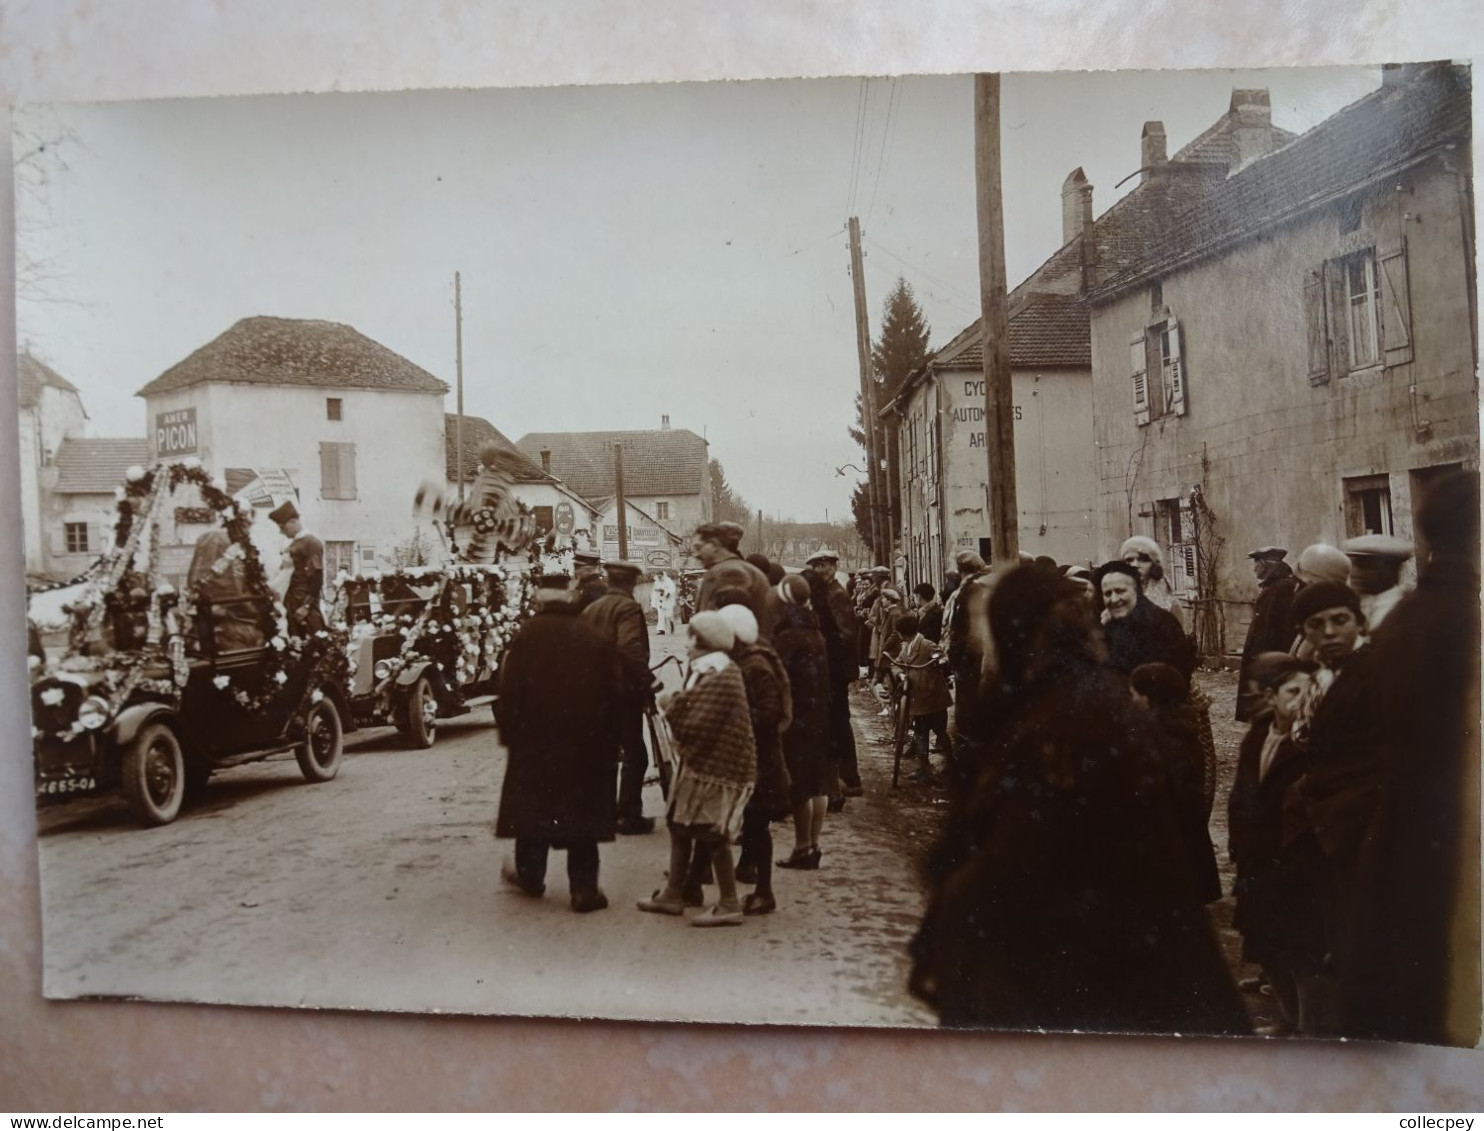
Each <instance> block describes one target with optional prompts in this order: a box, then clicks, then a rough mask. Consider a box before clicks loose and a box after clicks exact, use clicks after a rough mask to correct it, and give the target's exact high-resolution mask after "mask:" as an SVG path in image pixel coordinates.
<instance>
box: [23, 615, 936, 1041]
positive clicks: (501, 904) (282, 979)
mask: <svg viewBox="0 0 1484 1131" xmlns="http://www.w3.org/2000/svg"><path fill="white" fill-rule="evenodd" d="M674 642H675V641H674V638H673V637H670V638H663V637H657V638H656V650H657V656H658V655H659V654H663V653H665V652H667V651H671V650H673V648H674ZM674 670H675V669H674V667H673V665H672V666H671V667H670V668H669V669H668V671H669V672H670V673H672V674H673V672H674ZM859 726H860V734H861V739H862V751H863V758H862V761H863V771H864V774H865V777H866V781H867V787H868V791H869V793H870V794H871V795H870V796H868V797H866V798H864V799H860V800H856V801H852V802H851V803H850V804H849V806H848V807H847V809H846V811H845V812H844V813H842V814H839V815H838V816H834V815H832V816H831V818H830V823H829V825H828V826H827V828H826V830H825V836H824V841H823V845H822V847H823V850H824V853H825V856H824V861H823V865H822V867H821V869H820V870H819V871H817V872H791V871H785V870H780V871H778V872H777V873H776V879H775V888H776V891H777V894H778V900H779V905H780V906H779V909H778V911H777V912H776V913H775V914H773V915H770V916H761V917H757V918H751V919H749V920H748V921H747V922H746V923H745V924H744V925H743V926H741V927H736V928H724V929H719V930H709V931H703V930H695V929H692V928H691V927H690V926H688V921H687V920H681V919H673V918H669V917H665V916H656V915H646V914H642V913H640V912H639V911H637V910H636V909H635V908H634V902H635V900H637V899H639V898H641V897H643V896H647V895H648V894H649V893H650V892H651V891H652V890H653V889H654V888H655V887H657V886H658V885H659V883H660V881H661V877H662V873H663V871H664V868H665V866H666V860H667V857H666V853H667V844H668V842H667V839H666V837H665V834H664V832H663V831H662V830H661V831H658V832H656V833H654V834H652V835H649V836H640V837H624V838H621V839H620V840H619V841H617V842H616V843H614V844H611V845H604V846H603V848H602V857H603V870H602V885H603V887H604V889H605V890H606V892H607V894H608V896H609V898H610V900H611V901H612V906H611V907H610V908H609V909H608V910H607V911H603V912H600V913H597V914H592V915H574V914H573V913H572V912H571V911H570V910H569V908H568V906H567V890H566V877H565V874H564V866H565V858H564V857H563V856H562V855H561V854H560V853H556V854H553V857H552V866H551V870H550V873H549V875H548V877H547V880H548V887H547V894H546V897H545V898H544V899H541V900H531V899H529V898H527V897H524V896H522V895H520V894H517V893H515V892H513V891H510V890H509V889H507V888H505V887H503V885H502V884H501V883H500V882H499V878H498V873H499V866H500V861H501V860H502V859H503V858H504V856H505V855H506V854H507V853H508V851H509V847H510V846H509V843H508V842H497V841H495V840H494V839H493V836H492V834H491V831H490V825H491V822H492V820H493V817H494V813H495V808H496V805H497V802H498V798H499V788H500V781H501V776H502V774H503V769H504V751H503V750H502V748H501V747H500V745H499V743H498V737H497V733H496V731H495V729H494V727H493V726H492V725H491V722H490V716H489V711H488V708H485V709H483V710H482V711H480V712H478V713H476V714H471V715H468V716H465V717H464V718H462V719H457V720H451V721H449V722H447V723H445V724H444V725H443V726H442V727H441V729H440V734H439V737H438V742H437V744H436V745H435V746H434V747H433V748H432V749H431V750H428V751H421V752H419V751H413V750H405V749H401V740H400V738H399V736H398V735H397V734H396V733H395V732H393V731H390V730H379V731H374V732H370V734H368V735H363V736H353V737H352V741H351V744H350V747H349V748H348V750H347V753H346V757H345V761H344V765H343V768H342V770H341V773H340V776H339V777H338V778H337V779H336V780H335V781H333V782H330V783H327V784H324V785H308V784H306V783H304V782H303V780H302V779H301V777H300V775H299V772H298V769H297V767H296V766H295V764H294V762H293V760H292V759H291V758H290V759H288V760H286V761H271V762H266V763H261V764H258V765H255V766H250V767H244V768H241V769H238V770H234V771H230V772H228V773H226V774H223V775H221V777H220V778H218V779H213V781H212V784H211V786H210V787H209V789H208V791H207V796H206V798H205V800H204V801H203V803H202V804H200V805H198V806H197V807H195V808H193V809H191V810H188V811H187V812H186V813H185V814H183V815H182V817H181V819H180V820H179V821H177V822H176V823H175V824H173V825H168V826H166V827H164V828H159V829H151V830H141V829H138V828H137V827H135V826H134V825H133V824H132V823H131V822H130V820H129V818H128V816H127V814H126V813H125V812H124V810H123V808H122V805H121V804H120V803H117V802H80V803H73V804H72V805H71V806H69V807H66V808H62V809H53V810H47V811H45V812H43V813H42V815H41V836H40V852H41V873H42V898H43V906H44V922H45V988H46V992H47V994H48V996H52V997H62V998H70V997H81V996H108V997H113V996H125V997H144V998H151V999H158V1000H175V1001H200V1002H231V1003H237V1004H253V1005H300V1006H313V1007H324V1008H345V1009H388V1010H408V1011H425V1012H430V1011H439V1012H457V1013H499V1014H525V1015H565V1016H602V1017H608V1018H615V1019H688V1020H696V1021H729V1022H767V1023H772V1024H813V1023H825V1022H833V1023H843V1024H849V1025H921V1024H931V1023H932V1020H933V1019H932V1016H931V1015H930V1014H929V1013H928V1011H926V1010H925V1009H924V1008H923V1007H921V1006H920V1005H919V1004H917V1003H916V1002H915V1001H913V1000H912V999H911V998H910V997H909V996H908V995H907V993H906V991H905V984H906V972H907V959H906V952H905V946H906V943H907V941H908V940H909V939H910V937H911V935H912V932H913V931H914V930H915V927H916V924H917V922H918V920H919V919H920V917H921V913H922V896H921V885H920V883H919V881H918V879H917V873H916V870H915V865H916V857H917V856H918V855H919V852H920V849H919V846H920V845H925V844H926V841H927V839H928V838H929V837H930V835H931V822H932V819H933V813H934V810H933V805H932V798H931V796H930V795H926V794H924V793H923V792H922V791H921V790H920V789H919V790H918V791H917V792H916V793H914V792H912V788H913V787H905V788H904V790H903V791H901V793H900V794H899V795H897V796H887V795H886V794H885V780H884V777H883V775H885V776H886V777H889V773H890V765H889V759H888V758H887V756H886V751H885V747H884V746H881V745H875V746H873V745H872V739H873V737H874V736H876V735H877V734H878V733H879V728H878V727H877V726H876V725H875V720H874V719H871V720H861V721H860V724H859ZM646 808H647V811H648V812H649V813H650V814H654V815H657V814H659V813H661V812H662V801H661V798H660V794H659V789H658V786H651V787H649V790H648V796H647V799H646ZM913 814H918V816H914V815H913ZM790 838H791V833H790V832H789V830H788V828H787V826H785V825H778V826H775V830H774V839H775V844H776V845H777V855H778V856H779V857H782V856H784V855H786V854H787V851H788V849H789V847H791V839H790ZM712 890H713V891H714V889H712Z"/></svg>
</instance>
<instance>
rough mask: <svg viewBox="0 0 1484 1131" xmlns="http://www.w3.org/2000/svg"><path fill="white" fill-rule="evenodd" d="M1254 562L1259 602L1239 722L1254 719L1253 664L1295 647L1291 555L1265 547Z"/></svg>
mask: <svg viewBox="0 0 1484 1131" xmlns="http://www.w3.org/2000/svg"><path fill="white" fill-rule="evenodd" d="M1247 556H1248V557H1249V558H1251V559H1252V574H1253V576H1254V577H1256V578H1257V600H1256V602H1254V603H1253V606H1252V623H1251V624H1249V625H1248V626H1247V639H1246V641H1245V642H1244V643H1243V644H1242V668H1241V675H1240V677H1239V678H1238V680H1237V722H1239V723H1245V722H1247V721H1248V720H1250V719H1251V718H1252V713H1253V710H1254V708H1255V706H1256V696H1255V695H1254V694H1253V689H1252V687H1251V686H1249V684H1250V682H1251V678H1252V661H1253V659H1254V658H1255V657H1256V656H1258V655H1260V654H1261V653H1263V652H1286V651H1288V646H1289V645H1290V644H1292V643H1293V627H1292V625H1291V624H1290V623H1289V616H1288V614H1289V609H1290V608H1291V607H1292V605H1293V595H1294V593H1296V592H1297V591H1298V587H1299V583H1298V579H1297V578H1296V577H1294V576H1293V570H1292V569H1290V568H1289V566H1288V563H1287V562H1285V561H1284V560H1283V559H1284V558H1286V557H1287V556H1288V551H1287V550H1285V549H1283V548H1282V547H1280V546H1262V547H1259V548H1258V549H1256V550H1253V551H1252V552H1251V553H1250V554H1248V555H1247Z"/></svg>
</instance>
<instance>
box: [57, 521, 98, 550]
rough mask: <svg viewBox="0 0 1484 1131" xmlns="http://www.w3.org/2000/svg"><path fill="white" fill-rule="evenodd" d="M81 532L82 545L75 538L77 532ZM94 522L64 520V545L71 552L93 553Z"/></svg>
mask: <svg viewBox="0 0 1484 1131" xmlns="http://www.w3.org/2000/svg"><path fill="white" fill-rule="evenodd" d="M79 532H80V533H81V535H82V537H81V543H82V544H81V545H76V544H75V542H76V540H75V539H74V538H73V535H74V534H75V533H79ZM91 534H92V524H91V523H89V522H63V523H62V546H63V547H64V549H65V551H66V552H67V553H69V554H91V553H92V552H93V550H92V537H91Z"/></svg>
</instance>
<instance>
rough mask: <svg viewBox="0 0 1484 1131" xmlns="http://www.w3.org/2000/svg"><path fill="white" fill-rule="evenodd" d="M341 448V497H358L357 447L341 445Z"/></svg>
mask: <svg viewBox="0 0 1484 1131" xmlns="http://www.w3.org/2000/svg"><path fill="white" fill-rule="evenodd" d="M339 448H340V497H341V498H342V499H354V498H355V497H356V446H355V445H354V444H341V445H339Z"/></svg>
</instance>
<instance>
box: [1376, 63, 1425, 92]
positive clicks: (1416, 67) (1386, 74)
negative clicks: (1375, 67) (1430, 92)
mask: <svg viewBox="0 0 1484 1131" xmlns="http://www.w3.org/2000/svg"><path fill="white" fill-rule="evenodd" d="M1426 69H1427V64H1426V63H1387V64H1386V65H1385V66H1384V67H1382V68H1381V86H1382V87H1383V88H1385V89H1387V90H1389V89H1391V88H1392V87H1398V86H1406V85H1407V84H1408V83H1409V82H1415V81H1416V80H1417V77H1418V76H1419V75H1421V74H1422V72H1423V71H1424V70H1426Z"/></svg>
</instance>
